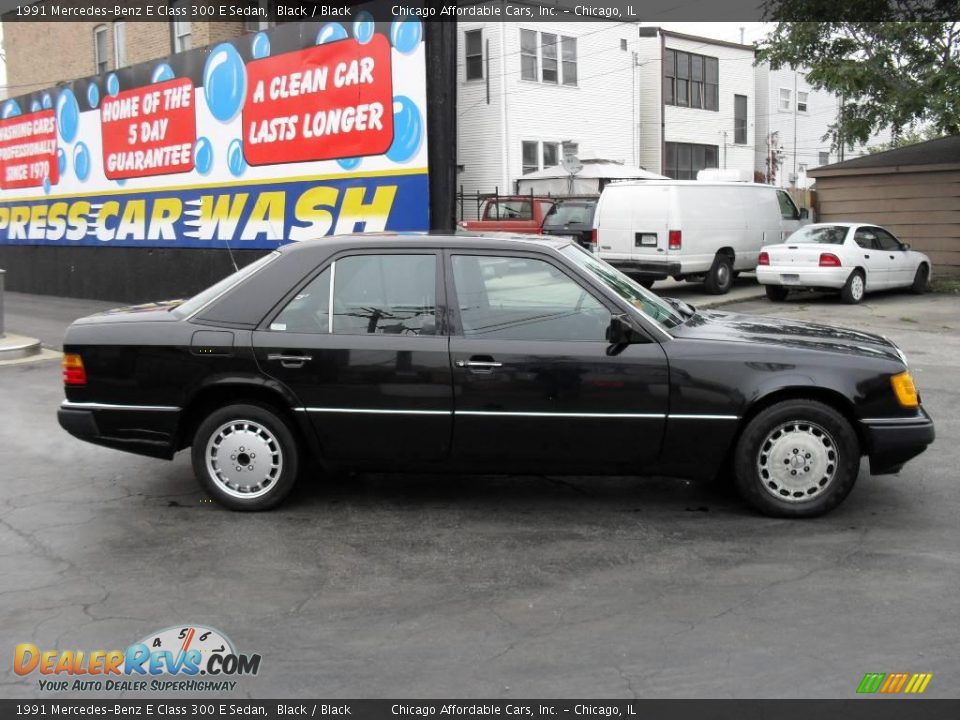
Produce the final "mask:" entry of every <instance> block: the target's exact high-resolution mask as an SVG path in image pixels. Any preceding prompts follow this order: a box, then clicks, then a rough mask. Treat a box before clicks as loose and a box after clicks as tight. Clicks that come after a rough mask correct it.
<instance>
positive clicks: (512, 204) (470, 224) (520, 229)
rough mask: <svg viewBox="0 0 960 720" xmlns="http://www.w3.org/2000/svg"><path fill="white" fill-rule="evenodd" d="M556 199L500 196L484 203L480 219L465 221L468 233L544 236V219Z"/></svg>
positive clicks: (529, 196)
mask: <svg viewBox="0 0 960 720" xmlns="http://www.w3.org/2000/svg"><path fill="white" fill-rule="evenodd" d="M555 204H556V200H553V199H551V198H545V197H536V196H532V195H500V196H497V197H492V198H490V199H489V200H484V202H483V205H482V206H481V207H480V219H479V220H466V221H464V222H463V223H461V225H462V226H463V227H464V228H466V229H467V230H489V231H498V232H515V233H531V234H533V235H542V234H543V220H544V218H545V217H546V216H547V213H548V212H550V209H551V208H552V207H553V206H554V205H555Z"/></svg>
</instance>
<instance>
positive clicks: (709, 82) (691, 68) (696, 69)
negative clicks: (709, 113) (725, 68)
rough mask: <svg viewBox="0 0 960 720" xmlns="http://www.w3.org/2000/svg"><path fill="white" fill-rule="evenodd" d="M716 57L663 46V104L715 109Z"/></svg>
mask: <svg viewBox="0 0 960 720" xmlns="http://www.w3.org/2000/svg"><path fill="white" fill-rule="evenodd" d="M719 98H720V61H719V60H718V59H717V58H715V57H709V56H707V55H695V54H693V53H688V52H681V51H679V50H666V51H665V52H664V57H663V100H664V102H665V103H666V104H667V105H680V106H682V107H692V108H699V109H703V110H714V111H715V110H718V109H719V106H720V105H719V103H720V101H719Z"/></svg>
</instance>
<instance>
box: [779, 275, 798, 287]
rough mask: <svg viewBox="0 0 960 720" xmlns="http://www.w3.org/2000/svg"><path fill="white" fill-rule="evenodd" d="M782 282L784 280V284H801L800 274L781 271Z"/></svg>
mask: <svg viewBox="0 0 960 720" xmlns="http://www.w3.org/2000/svg"><path fill="white" fill-rule="evenodd" d="M780 282H782V283H783V284H784V285H799V284H800V276H799V275H794V274H792V273H781V275H780Z"/></svg>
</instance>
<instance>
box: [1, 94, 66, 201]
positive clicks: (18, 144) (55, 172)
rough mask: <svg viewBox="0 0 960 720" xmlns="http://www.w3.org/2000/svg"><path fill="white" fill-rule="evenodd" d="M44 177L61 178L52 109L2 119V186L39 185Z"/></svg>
mask: <svg viewBox="0 0 960 720" xmlns="http://www.w3.org/2000/svg"><path fill="white" fill-rule="evenodd" d="M44 178H49V179H50V184H51V185H56V184H57V183H58V182H59V181H60V165H59V163H58V162H57V121H56V118H55V116H54V112H53V110H40V111H39V112H35V113H29V114H28V115H19V116H17V117H12V118H7V119H6V120H0V187H2V188H4V189H5V190H6V189H13V188H25V187H38V186H40V185H43V179H44Z"/></svg>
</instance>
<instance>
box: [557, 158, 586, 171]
mask: <svg viewBox="0 0 960 720" xmlns="http://www.w3.org/2000/svg"><path fill="white" fill-rule="evenodd" d="M560 167H562V168H563V169H564V170H565V171H566V172H567V173H569V174H570V175H576V174H577V173H578V172H580V171H581V170H583V163H582V162H580V158H578V157H577V156H576V155H564V156H563V160H561V161H560Z"/></svg>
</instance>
